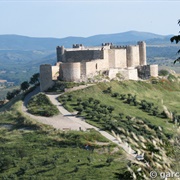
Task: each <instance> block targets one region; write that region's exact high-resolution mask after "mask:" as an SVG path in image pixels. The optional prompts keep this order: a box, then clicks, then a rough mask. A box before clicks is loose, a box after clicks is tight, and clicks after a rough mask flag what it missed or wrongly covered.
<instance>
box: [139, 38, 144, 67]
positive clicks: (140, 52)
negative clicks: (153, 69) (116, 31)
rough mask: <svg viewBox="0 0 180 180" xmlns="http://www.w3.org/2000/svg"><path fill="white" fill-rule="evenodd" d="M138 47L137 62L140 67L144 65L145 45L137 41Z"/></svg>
mask: <svg viewBox="0 0 180 180" xmlns="http://www.w3.org/2000/svg"><path fill="white" fill-rule="evenodd" d="M138 45H139V60H140V63H139V65H140V66H144V65H146V43H145V42H144V41H139V42H138Z"/></svg>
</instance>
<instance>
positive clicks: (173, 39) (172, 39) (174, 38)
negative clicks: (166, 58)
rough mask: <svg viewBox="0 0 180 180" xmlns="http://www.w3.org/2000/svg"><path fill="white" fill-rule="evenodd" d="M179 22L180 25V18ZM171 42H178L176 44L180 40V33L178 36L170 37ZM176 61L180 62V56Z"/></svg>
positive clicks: (179, 51)
mask: <svg viewBox="0 0 180 180" xmlns="http://www.w3.org/2000/svg"><path fill="white" fill-rule="evenodd" d="M178 24H179V26H180V19H179V20H178ZM170 41H171V42H174V41H175V42H176V44H177V43H178V42H179V41H180V35H177V36H173V37H172V38H171V39H170ZM177 53H178V54H179V53H180V49H179V50H178V52H177ZM176 62H180V57H178V58H177V59H176V60H175V61H174V64H175V63H176Z"/></svg>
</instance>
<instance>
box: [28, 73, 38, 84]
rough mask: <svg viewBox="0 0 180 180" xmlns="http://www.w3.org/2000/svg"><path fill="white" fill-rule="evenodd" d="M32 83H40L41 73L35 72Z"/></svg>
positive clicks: (31, 79)
mask: <svg viewBox="0 0 180 180" xmlns="http://www.w3.org/2000/svg"><path fill="white" fill-rule="evenodd" d="M29 83H30V84H38V83H39V73H36V74H33V75H32V77H31V78H30V81H29Z"/></svg>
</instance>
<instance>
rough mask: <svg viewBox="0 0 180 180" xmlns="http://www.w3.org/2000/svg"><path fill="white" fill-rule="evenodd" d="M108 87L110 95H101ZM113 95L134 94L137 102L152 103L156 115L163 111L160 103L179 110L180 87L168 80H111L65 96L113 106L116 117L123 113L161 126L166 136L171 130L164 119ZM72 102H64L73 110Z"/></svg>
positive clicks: (172, 109) (173, 109) (170, 108)
mask: <svg viewBox="0 0 180 180" xmlns="http://www.w3.org/2000/svg"><path fill="white" fill-rule="evenodd" d="M108 87H112V89H111V91H112V93H111V94H106V93H103V91H104V90H106V89H107V88H108ZM115 92H117V93H119V94H126V96H127V94H132V95H136V98H137V101H139V102H141V100H146V101H148V102H151V103H154V106H155V107H156V106H158V109H159V112H162V111H163V108H162V100H163V103H164V105H165V106H167V107H168V109H169V110H170V111H172V112H173V111H179V109H180V104H179V102H180V86H179V84H177V83H173V82H169V81H162V82H161V81H160V82H159V83H157V84H152V83H150V82H149V83H147V82H143V81H124V82H116V81H112V82H110V83H99V84H97V85H95V86H91V87H88V88H86V89H83V90H79V91H75V92H71V93H67V96H68V95H69V94H71V95H72V97H73V98H72V100H73V99H74V101H76V100H77V99H78V98H81V99H82V100H87V99H88V98H94V99H96V100H99V101H100V102H101V104H103V105H108V106H113V107H114V111H113V116H118V114H119V113H123V114H124V115H126V116H127V115H129V116H132V117H141V118H144V119H147V120H149V121H150V122H151V123H153V124H155V125H157V126H162V127H163V128H164V129H165V131H167V132H169V133H171V132H172V131H173V130H172V126H173V125H172V123H168V122H167V121H168V120H167V119H166V118H162V117H156V116H152V115H150V114H149V113H147V112H145V111H143V110H142V109H140V107H139V106H133V105H129V104H127V103H125V102H124V101H123V100H119V98H114V97H112V94H113V93H115ZM60 99H61V98H60ZM74 103H75V102H73V101H67V103H66V106H68V107H69V108H70V107H71V108H73V107H75V106H73V104H74ZM179 113H180V112H179Z"/></svg>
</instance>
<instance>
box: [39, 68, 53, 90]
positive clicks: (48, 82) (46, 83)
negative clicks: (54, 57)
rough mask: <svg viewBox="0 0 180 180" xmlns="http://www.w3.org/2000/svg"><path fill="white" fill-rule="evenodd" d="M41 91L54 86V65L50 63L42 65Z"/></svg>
mask: <svg viewBox="0 0 180 180" xmlns="http://www.w3.org/2000/svg"><path fill="white" fill-rule="evenodd" d="M39 72H40V73H39V74H40V91H46V90H47V89H48V88H50V87H52V86H53V84H54V82H53V81H52V67H51V65H50V64H42V65H40V71H39Z"/></svg>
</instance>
